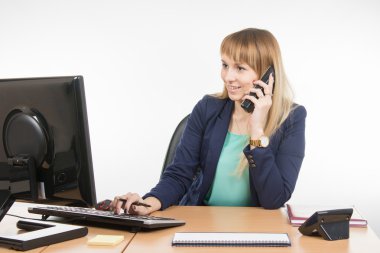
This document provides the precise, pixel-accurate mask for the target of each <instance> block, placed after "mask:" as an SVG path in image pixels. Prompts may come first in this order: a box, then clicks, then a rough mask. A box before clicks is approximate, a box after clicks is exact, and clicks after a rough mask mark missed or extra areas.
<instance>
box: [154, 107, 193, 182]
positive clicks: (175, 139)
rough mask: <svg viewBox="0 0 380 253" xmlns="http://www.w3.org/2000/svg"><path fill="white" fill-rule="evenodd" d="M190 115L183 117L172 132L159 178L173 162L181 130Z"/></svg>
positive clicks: (183, 128)
mask: <svg viewBox="0 0 380 253" xmlns="http://www.w3.org/2000/svg"><path fill="white" fill-rule="evenodd" d="M189 116H190V114H189V115H187V116H186V117H184V118H183V119H182V120H181V121H180V122H179V124H178V126H177V128H176V129H175V130H174V133H173V135H172V138H171V140H170V143H169V147H168V151H166V156H165V160H164V164H163V165H162V170H161V176H162V174H163V173H164V171H165V169H166V167H167V166H168V165H169V164H170V163H171V162H173V159H174V153H175V150H176V148H177V145H178V143H179V140H180V139H181V136H182V133H183V130H185V127H186V123H187V119H188V118H189Z"/></svg>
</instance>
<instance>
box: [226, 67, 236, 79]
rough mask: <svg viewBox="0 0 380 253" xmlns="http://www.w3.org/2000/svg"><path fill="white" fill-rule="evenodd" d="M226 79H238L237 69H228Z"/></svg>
mask: <svg viewBox="0 0 380 253" xmlns="http://www.w3.org/2000/svg"><path fill="white" fill-rule="evenodd" d="M225 79H226V81H234V80H235V79H236V71H235V70H234V69H232V68H230V69H227V71H226V75H225Z"/></svg>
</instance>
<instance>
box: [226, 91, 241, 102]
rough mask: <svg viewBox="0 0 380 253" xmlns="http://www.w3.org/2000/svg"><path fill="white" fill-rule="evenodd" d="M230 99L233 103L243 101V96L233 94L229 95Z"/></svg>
mask: <svg viewBox="0 0 380 253" xmlns="http://www.w3.org/2000/svg"><path fill="white" fill-rule="evenodd" d="M228 97H229V98H230V99H231V100H232V101H241V100H242V98H243V96H242V95H238V94H231V93H228Z"/></svg>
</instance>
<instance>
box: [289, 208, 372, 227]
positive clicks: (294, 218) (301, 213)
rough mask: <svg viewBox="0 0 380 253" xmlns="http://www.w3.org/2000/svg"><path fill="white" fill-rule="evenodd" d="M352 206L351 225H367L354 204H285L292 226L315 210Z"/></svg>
mask: <svg viewBox="0 0 380 253" xmlns="http://www.w3.org/2000/svg"><path fill="white" fill-rule="evenodd" d="M344 208H352V209H353V214H352V216H351V220H350V226H351V227H367V223H368V222H367V220H366V219H364V218H363V217H362V216H361V215H360V213H359V212H358V211H357V210H356V208H355V207H354V206H317V205H296V204H286V210H287V212H288V218H289V222H290V224H291V225H292V226H297V227H298V226H301V225H302V223H304V222H305V221H306V220H307V218H309V217H310V216H311V215H312V214H313V213H315V212H316V211H326V210H333V209H344Z"/></svg>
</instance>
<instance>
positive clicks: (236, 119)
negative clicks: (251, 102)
mask: <svg viewBox="0 0 380 253" xmlns="http://www.w3.org/2000/svg"><path fill="white" fill-rule="evenodd" d="M249 116H250V115H249V113H247V112H245V111H244V109H243V108H241V106H240V102H239V101H235V107H234V110H233V112H232V115H231V121H230V127H229V131H230V132H232V133H235V134H248V133H249V127H248V121H249Z"/></svg>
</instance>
